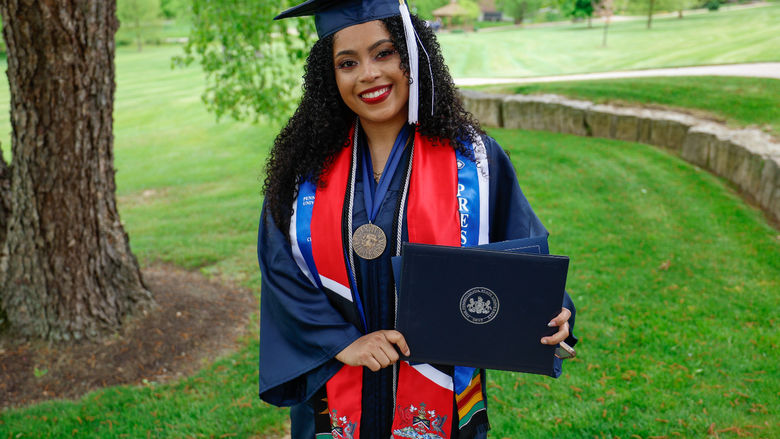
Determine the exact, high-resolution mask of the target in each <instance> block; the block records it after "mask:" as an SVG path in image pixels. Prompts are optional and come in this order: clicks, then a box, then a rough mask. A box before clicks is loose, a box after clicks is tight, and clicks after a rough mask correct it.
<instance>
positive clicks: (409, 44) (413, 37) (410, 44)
mask: <svg viewBox="0 0 780 439" xmlns="http://www.w3.org/2000/svg"><path fill="white" fill-rule="evenodd" d="M398 9H399V10H400V12H401V20H402V21H403V24H404V36H405V37H406V51H407V54H408V55H409V79H411V82H412V83H411V84H410V85H409V117H408V121H409V123H410V124H416V123H417V121H418V119H419V118H418V111H419V89H420V87H419V84H418V82H419V81H418V79H419V75H418V73H419V65H420V61H419V58H418V56H417V33H416V32H415V31H414V27H413V26H412V17H411V15H410V14H409V8H408V7H407V6H406V2H405V1H404V0H398Z"/></svg>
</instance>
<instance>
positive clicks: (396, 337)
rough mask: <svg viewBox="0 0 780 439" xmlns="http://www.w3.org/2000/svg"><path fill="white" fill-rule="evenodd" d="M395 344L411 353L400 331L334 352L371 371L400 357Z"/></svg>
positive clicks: (377, 335)
mask: <svg viewBox="0 0 780 439" xmlns="http://www.w3.org/2000/svg"><path fill="white" fill-rule="evenodd" d="M567 333H568V332H567ZM396 346H397V347H398V349H399V350H400V351H401V352H402V353H403V354H404V355H406V356H409V354H410V353H411V352H410V351H409V346H407V344H406V340H405V339H404V336H403V335H401V333H400V332H398V331H394V330H382V331H375V332H372V333H370V334H366V335H364V336H362V337H360V338H359V339H357V340H355V341H353V342H352V344H350V345H349V346H347V347H346V348H344V350H343V351H341V352H339V353H338V354H336V359H337V360H339V361H341V362H342V363H344V364H347V365H350V366H366V367H367V368H369V369H371V371H372V372H376V371H378V370H379V369H382V368H385V367H387V366H390V365H391V364H394V363H395V362H396V361H398V358H400V357H399V355H398V351H397V350H396Z"/></svg>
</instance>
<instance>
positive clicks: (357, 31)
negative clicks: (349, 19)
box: [333, 20, 391, 53]
mask: <svg viewBox="0 0 780 439" xmlns="http://www.w3.org/2000/svg"><path fill="white" fill-rule="evenodd" d="M384 39H391V37H390V32H388V31H387V28H385V25H384V23H382V22H381V21H379V20H374V21H369V22H366V23H360V24H356V25H354V26H349V27H346V28H344V29H341V30H340V31H338V32H336V33H335V34H333V53H338V52H339V51H341V50H358V49H360V48H362V47H368V46H370V45H372V44H374V43H375V42H377V41H379V40H384Z"/></svg>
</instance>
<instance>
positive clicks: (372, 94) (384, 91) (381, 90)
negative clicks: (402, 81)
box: [358, 85, 393, 104]
mask: <svg viewBox="0 0 780 439" xmlns="http://www.w3.org/2000/svg"><path fill="white" fill-rule="evenodd" d="M392 89H393V86H392V85H381V86H379V87H374V88H370V89H368V90H365V91H363V92H362V93H360V94H359V95H358V96H359V97H360V100H362V101H363V102H365V103H367V104H378V103H380V102H382V101H384V100H385V99H387V97H388V96H390V91H391V90H392Z"/></svg>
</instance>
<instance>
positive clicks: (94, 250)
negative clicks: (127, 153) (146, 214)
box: [0, 0, 153, 340]
mask: <svg viewBox="0 0 780 439" xmlns="http://www.w3.org/2000/svg"><path fill="white" fill-rule="evenodd" d="M0 13H1V14H2V19H3V35H4V37H5V41H6V45H7V52H8V81H9V85H10V90H11V126H12V129H13V131H12V134H11V147H12V156H13V157H12V162H11V167H10V169H11V172H10V179H11V186H10V195H11V211H10V215H9V217H8V231H7V236H6V238H5V242H4V243H3V246H2V251H0V308H2V309H3V310H4V311H5V314H6V318H7V320H8V324H9V325H10V326H11V329H12V330H13V331H15V332H16V333H18V334H19V335H21V336H24V337H42V338H46V339H50V340H68V339H79V338H83V337H89V338H93V337H96V336H99V335H101V334H104V333H107V332H113V331H115V330H116V329H118V328H119V327H120V325H121V324H122V323H123V321H124V320H125V319H126V317H127V316H128V315H129V314H131V313H132V312H134V311H137V310H140V309H142V308H145V307H147V306H149V305H151V304H152V303H153V299H152V296H151V293H150V292H149V291H148V290H147V289H146V287H145V286H144V283H143V280H142V278H141V273H140V270H139V268H138V262H137V261H136V259H135V256H133V254H132V253H131V251H130V244H129V240H128V236H127V234H126V233H125V231H124V229H123V227H122V224H121V222H120V220H119V214H118V212H117V208H116V199H115V196H114V191H115V182H114V168H113V134H112V124H113V104H114V90H115V83H114V48H115V44H114V34H115V32H116V29H117V27H118V22H117V19H116V2H115V0H0Z"/></svg>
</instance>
